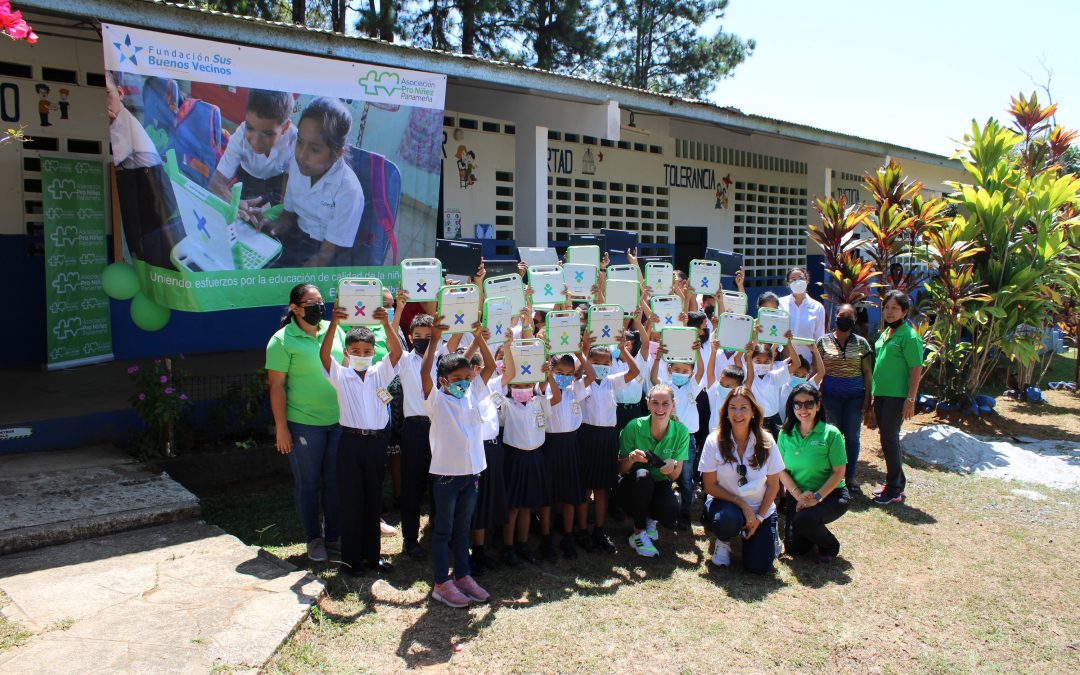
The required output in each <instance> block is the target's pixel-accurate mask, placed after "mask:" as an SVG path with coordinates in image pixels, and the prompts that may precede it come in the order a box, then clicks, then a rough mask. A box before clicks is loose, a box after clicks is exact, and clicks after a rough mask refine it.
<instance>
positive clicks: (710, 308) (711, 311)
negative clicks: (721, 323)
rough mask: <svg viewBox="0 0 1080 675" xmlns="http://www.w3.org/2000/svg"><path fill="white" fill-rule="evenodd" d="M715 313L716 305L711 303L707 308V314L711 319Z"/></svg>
mask: <svg viewBox="0 0 1080 675" xmlns="http://www.w3.org/2000/svg"><path fill="white" fill-rule="evenodd" d="M715 313H716V307H714V306H713V305H709V306H708V307H706V308H705V316H707V317H709V318H710V319H711V318H712V315H713V314H715Z"/></svg>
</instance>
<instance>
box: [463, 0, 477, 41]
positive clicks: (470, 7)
mask: <svg viewBox="0 0 1080 675" xmlns="http://www.w3.org/2000/svg"><path fill="white" fill-rule="evenodd" d="M475 50H476V0H462V2H461V53H462V54H472V53H473V52H474V51H475Z"/></svg>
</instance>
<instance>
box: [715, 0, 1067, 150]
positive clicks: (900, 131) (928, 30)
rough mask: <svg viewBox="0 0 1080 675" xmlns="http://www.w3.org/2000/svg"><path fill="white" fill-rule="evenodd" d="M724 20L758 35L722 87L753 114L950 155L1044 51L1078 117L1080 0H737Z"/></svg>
mask: <svg viewBox="0 0 1080 675" xmlns="http://www.w3.org/2000/svg"><path fill="white" fill-rule="evenodd" d="M723 27H724V30H726V31H730V32H734V33H736V34H738V35H740V36H742V37H744V38H745V37H751V38H754V39H755V40H757V49H756V50H755V52H754V54H753V56H751V57H750V58H749V59H748V60H747V61H746V62H745V63H743V64H742V65H741V66H739V67H738V68H737V69H736V70H735V73H734V76H733V77H731V78H729V79H726V80H723V81H722V82H720V84H719V85H718V86H717V87H716V89H715V90H714V92H713V95H712V100H714V101H716V102H717V103H719V104H721V105H730V106H734V107H736V108H739V109H740V110H742V111H743V112H746V113H754V114H759V115H765V116H767V117H775V118H779V119H783V120H788V121H791V122H800V123H803V124H809V125H811V126H815V127H820V128H823V129H830V130H833V131H839V132H843V133H849V134H853V135H856V136H863V137H866V138H872V139H876V140H881V141H888V142H891V143H896V144H899V145H904V146H908V147H913V148H917V149H921V150H928V151H931V152H937V153H941V154H952V152H953V151H954V150H955V149H956V147H957V144H956V142H955V141H954V140H951V139H958V138H960V137H962V135H963V134H964V132H965V131H966V130H968V129H969V128H970V126H971V120H972V118H976V119H978V120H980V121H984V120H985V119H986V118H988V117H990V116H996V117H998V119H1003V118H1004V116H1005V112H1004V110H1005V107H1006V106H1007V105H1008V103H1009V97H1010V96H1013V95H1015V94H1017V93H1018V92H1020V91H1024V92H1026V93H1030V92H1031V91H1032V90H1034V89H1036V84H1034V83H1033V82H1032V78H1034V79H1035V81H1036V82H1038V83H1040V84H1042V83H1045V81H1046V75H1045V72H1044V71H1043V68H1042V66H1041V65H1040V60H1043V61H1044V62H1045V63H1046V65H1047V66H1048V67H1050V68H1051V69H1052V70H1053V79H1052V81H1051V87H1050V89H1051V92H1052V93H1053V96H1054V100H1055V102H1057V103H1058V105H1059V109H1060V111H1061V112H1060V114H1059V115H1058V123H1060V124H1064V125H1065V126H1068V127H1071V128H1077V127H1078V126H1080V58H1077V57H1076V54H1075V43H1076V30H1077V28H1078V27H1080V0H1057V1H1056V2H1055V1H1052V0H1025V1H1024V2H1006V1H1004V0H905V1H904V2H882V1H879V0H862V1H861V2H860V1H856V0H730V3H729V5H728V10H727V14H726V18H725V19H724V21H723ZM1029 74H1030V76H1029ZM1039 94H1040V100H1042V98H1043V96H1042V94H1043V92H1042V90H1041V89H1040V90H1039Z"/></svg>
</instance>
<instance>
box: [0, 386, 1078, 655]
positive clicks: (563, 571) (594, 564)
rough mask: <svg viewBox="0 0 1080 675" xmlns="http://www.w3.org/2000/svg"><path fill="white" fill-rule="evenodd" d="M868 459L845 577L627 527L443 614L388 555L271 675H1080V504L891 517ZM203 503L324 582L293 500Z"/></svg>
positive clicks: (1063, 399) (982, 495) (310, 625)
mask: <svg viewBox="0 0 1080 675" xmlns="http://www.w3.org/2000/svg"><path fill="white" fill-rule="evenodd" d="M1047 397H1048V399H1049V403H1048V404H1046V405H1043V406H1038V407H1035V406H1030V405H1024V404H1016V403H1012V402H1008V401H1002V402H1001V403H1000V404H999V408H1000V409H1001V411H1002V415H1001V416H998V417H994V418H991V419H989V420H970V419H960V418H958V419H957V420H956V421H957V422H958V423H961V424H962V426H965V427H966V428H968V429H969V430H970V431H971V432H973V433H998V434H1007V433H1023V434H1024V435H1029V436H1042V437H1054V438H1072V439H1077V438H1080V398H1078V397H1076V396H1075V395H1072V394H1066V393H1061V392H1048V393H1047ZM940 421H941V420H939V419H936V418H934V417H933V416H930V415H925V416H921V417H919V418H917V419H916V420H915V421H914V424H927V423H937V422H940ZM863 453H864V459H863V461H861V462H860V467H859V469H860V470H859V479H860V481H861V482H862V483H863V491H864V496H863V497H861V498H860V499H858V501H857V502H856V504H855V505H854V507H853V508H852V510H851V511H850V512H849V513H848V514H847V515H846V516H844V517H843V518H841V519H840V520H839V521H837V522H836V523H835V525H834V526H833V527H834V532H836V534H837V536H838V537H839V538H840V540H841V542H842V545H843V550H842V551H841V557H840V558H839V559H838V560H837V561H836V563H834V564H832V565H830V566H820V565H816V564H814V563H813V562H812V561H804V560H801V559H798V560H793V559H790V558H787V557H783V558H781V559H780V561H779V562H778V564H777V566H776V573H775V574H774V575H772V576H768V577H764V578H759V577H753V576H751V575H748V574H745V573H743V572H741V571H739V570H738V568H737V566H736V568H735V569H732V570H723V571H717V570H714V569H712V568H711V566H710V565H709V564H708V563H707V560H708V558H709V554H710V552H711V550H710V549H709V548H708V546H709V544H710V543H711V542H710V541H709V540H708V539H706V537H705V535H704V531H703V529H702V528H701V527H700V526H696V527H695V528H694V532H693V534H692V535H690V534H686V533H682V534H677V535H676V534H672V533H670V532H666V531H662V532H661V538H660V540H659V542H658V547H659V548H660V550H661V551H662V553H663V555H662V557H661V558H659V559H654V560H646V559H642V558H638V557H637V556H635V555H634V554H633V553H632V552H631V551H629V550H628V547H627V545H626V536H627V534H628V528H626V527H624V526H621V525H609V528H608V529H609V531H610V532H611V533H612V535H613V536H615V537H616V540H617V543H618V544H619V545H620V551H619V553H617V554H616V555H614V556H607V555H603V554H593V555H589V554H584V553H582V554H581V557H580V558H579V559H578V560H577V561H576V562H565V561H563V562H560V563H559V564H557V565H541V566H525V567H522V568H518V569H517V570H500V571H496V572H492V573H489V574H488V575H487V576H485V577H484V579H482V584H483V585H484V586H485V587H486V588H487V589H488V590H489V591H491V593H492V602H491V603H489V604H487V605H483V606H479V607H473V608H471V609H469V610H467V611H466V610H453V609H450V608H447V607H444V606H442V605H436V604H433V603H432V602H431V601H430V600H429V593H430V574H431V572H430V567H429V565H428V564H425V563H417V562H413V561H411V560H409V559H406V558H403V557H401V556H399V555H398V554H399V553H400V546H401V543H400V538H398V537H394V538H384V539H383V543H384V552H385V553H387V554H389V555H390V556H391V558H392V560H393V561H394V562H395V565H396V567H397V570H396V571H395V573H394V574H393V575H391V576H390V577H388V578H387V579H386V580H379V581H376V580H375V579H374V578H373V577H368V578H366V579H364V580H360V581H351V580H346V579H343V578H339V577H338V576H337V574H336V572H335V571H334V570H333V568H332V567H323V566H314V568H313V569H314V570H315V571H316V572H317V573H318V574H319V575H320V576H322V577H323V578H324V579H325V580H326V581H327V582H328V586H329V591H330V592H329V596H328V597H327V598H326V599H325V600H323V601H322V602H321V604H320V605H319V607H318V608H317V609H316V610H315V611H314V612H313V614H312V617H311V618H310V619H309V620H308V621H306V622H305V623H304V624H303V626H302V627H301V628H300V629H299V630H298V631H297V633H296V634H295V635H294V636H293V637H292V638H291V639H290V640H289V641H288V642H286V643H285V644H284V645H283V646H282V647H281V649H280V650H279V652H278V654H277V655H276V656H275V658H274V659H273V660H272V661H271V662H270V664H269V665H268V670H270V671H272V672H286V673H307V672H334V673H336V672H356V671H374V672H386V671H400V670H405V669H412V668H434V669H438V670H447V669H452V670H458V671H474V672H507V671H525V672H553V671H558V672H569V671H574V672H582V671H595V672H614V671H625V672H640V671H644V672H659V671H663V672H702V673H714V672H769V671H781V670H784V671H789V672H873V673H891V672H941V673H945V672H957V671H959V672H969V671H979V672H987V671H996V672H1033V673H1051V672H1053V673H1058V672H1060V673H1066V672H1073V673H1075V672H1080V611H1078V609H1077V608H1078V607H1080V583H1078V581H1077V579H1078V577H1077V572H1078V570H1080V544H1078V541H1080V536H1078V535H1080V531H1078V530H1080V527H1078V525H1077V512H1078V509H1080V493H1075V492H1061V491H1055V490H1052V489H1049V488H1044V487H1041V486H1037V485H1029V484H1021V483H1006V482H1001V481H995V480H990V479H977V478H973V477H971V476H967V475H959V474H955V473H948V472H943V471H941V470H938V469H935V468H931V467H927V466H923V465H915V464H911V465H909V468H908V470H907V473H908V492H907V494H908V502H907V503H906V504H904V505H901V506H897V507H892V508H880V507H875V506H873V505H872V504H870V502H869V500H868V499H867V497H866V496H865V495H868V494H869V492H870V488H871V487H873V486H874V485H876V484H878V483H880V482H881V480H882V479H883V477H884V476H883V473H882V471H883V468H884V464H883V462H882V460H881V456H880V452H879V447H878V442H877V438H876V432H866V433H864V435H863ZM1019 488H1023V489H1024V490H1030V491H1033V492H1036V493H1038V494H1039V495H1041V496H1042V497H1043V499H1038V500H1036V499H1033V498H1032V496H1031V495H1030V493H1024V492H1019V493H1017V492H1014V490H1017V489H1019ZM203 504H204V511H205V513H206V517H207V519H208V520H210V521H211V522H215V523H217V524H219V525H220V526H222V527H223V528H225V529H226V530H229V531H230V532H233V533H234V534H236V535H237V536H239V537H240V538H242V539H244V540H245V541H247V542H249V543H253V544H261V545H263V546H265V547H266V548H267V549H268V550H270V551H271V552H273V553H275V554H277V555H280V556H282V557H285V558H288V559H290V560H291V561H292V562H294V563H296V564H298V565H301V566H309V563H307V561H306V559H305V558H304V557H303V553H304V549H303V544H302V536H301V532H300V528H299V525H298V523H297V519H296V516H295V513H294V511H293V505H292V494H291V489H290V487H289V486H286V485H273V486H262V487H260V488H258V489H256V490H255V491H254V492H248V493H239V494H238V493H236V492H235V491H230V492H228V493H224V494H220V495H216V496H207V497H205V499H204V502H203ZM391 521H392V522H393V519H392V518H391ZM737 562H738V560H737V551H736V565H737ZM2 631H3V627H2V626H0V632H2Z"/></svg>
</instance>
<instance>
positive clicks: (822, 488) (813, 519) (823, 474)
mask: <svg viewBox="0 0 1080 675" xmlns="http://www.w3.org/2000/svg"><path fill="white" fill-rule="evenodd" d="M786 405H787V418H786V421H785V422H784V429H783V430H782V431H781V432H780V438H779V439H778V441H777V443H778V445H779V446H780V454H781V455H782V456H783V458H784V466H785V469H784V471H783V472H782V473H781V474H780V480H781V481H782V482H783V483H784V487H785V488H787V490H788V493H787V495H785V496H784V499H783V501H782V503H781V508H782V509H783V511H784V550H785V552H786V553H787V554H788V555H803V554H806V553H810V551H811V550H812V549H813V548H814V547H815V546H817V561H818V562H820V563H828V562H832V560H833V558H835V557H836V556H837V554H838V553H840V542H839V541H837V539H836V537H835V536H833V533H832V532H830V531H829V528H828V527H826V525H828V524H829V523H831V522H833V521H834V520H836V519H837V518H839V517H840V516H842V515H844V513H846V512H847V510H848V507H849V506H850V505H851V495H850V494H849V493H848V489H847V487H846V486H845V484H844V472H845V471H846V469H847V450H846V448H845V447H844V435H843V434H841V433H840V430H839V429H837V428H836V427H834V426H833V425H831V424H827V423H826V422H825V407H824V405H823V404H822V401H821V392H820V391H819V390H818V388H817V387H815V386H814V385H812V384H800V385H799V386H797V387H795V388H794V389H792V390H791V395H790V396H788V400H787V404H786Z"/></svg>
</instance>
